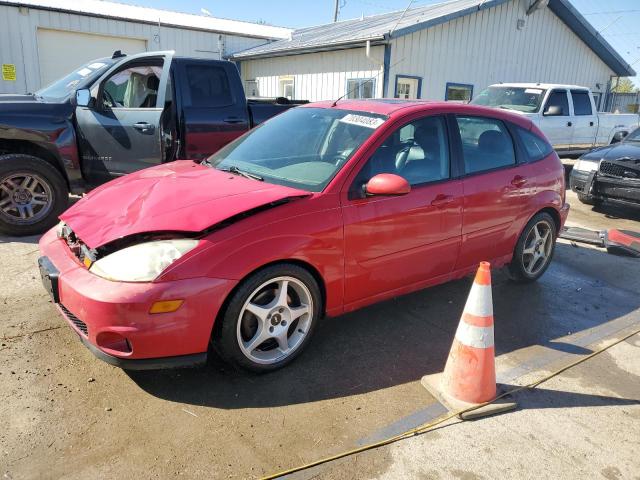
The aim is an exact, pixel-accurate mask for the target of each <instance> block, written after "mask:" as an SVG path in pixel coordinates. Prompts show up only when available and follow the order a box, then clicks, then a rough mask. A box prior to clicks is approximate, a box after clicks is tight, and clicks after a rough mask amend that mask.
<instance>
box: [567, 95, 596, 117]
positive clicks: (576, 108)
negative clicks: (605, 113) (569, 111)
mask: <svg viewBox="0 0 640 480" xmlns="http://www.w3.org/2000/svg"><path fill="white" fill-rule="evenodd" d="M571 97H572V98H573V113H574V114H575V115H592V114H593V112H592V110H591V99H590V98H589V92H587V91H586V90H571Z"/></svg>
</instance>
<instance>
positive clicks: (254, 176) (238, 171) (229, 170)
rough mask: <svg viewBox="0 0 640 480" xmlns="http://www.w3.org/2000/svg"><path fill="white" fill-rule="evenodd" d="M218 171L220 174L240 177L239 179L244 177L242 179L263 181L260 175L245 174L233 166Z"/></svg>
mask: <svg viewBox="0 0 640 480" xmlns="http://www.w3.org/2000/svg"><path fill="white" fill-rule="evenodd" d="M218 170H220V171H221V172H229V173H233V174H234V175H240V176H241V177H244V178H251V179H253V180H259V181H260V182H263V181H264V178H262V177H261V176H260V175H256V174H255V173H251V172H246V171H244V170H240V169H239V168H238V167H236V166H235V165H232V166H231V167H229V168H219V169H218Z"/></svg>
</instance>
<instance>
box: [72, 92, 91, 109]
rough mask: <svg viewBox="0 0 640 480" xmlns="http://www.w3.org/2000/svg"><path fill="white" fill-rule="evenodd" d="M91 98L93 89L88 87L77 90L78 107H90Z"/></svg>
mask: <svg viewBox="0 0 640 480" xmlns="http://www.w3.org/2000/svg"><path fill="white" fill-rule="evenodd" d="M91 100H92V98H91V91H90V90H89V89H88V88H81V89H80V90H76V105H77V106H78V107H90V106H91Z"/></svg>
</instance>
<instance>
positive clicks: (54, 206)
mask: <svg viewBox="0 0 640 480" xmlns="http://www.w3.org/2000/svg"><path fill="white" fill-rule="evenodd" d="M68 202H69V190H68V188H67V184H66V182H65V180H64V178H63V177H62V175H60V172H58V170H56V168H55V167H54V166H53V165H51V164H49V163H48V162H46V161H45V160H42V159H40V158H38V157H34V156H32V155H24V154H8V155H2V156H0V232H1V233H5V234H8V235H15V236H23V235H35V234H37V233H42V232H44V231H46V230H47V229H49V228H51V227H53V226H54V225H55V224H56V223H57V222H58V215H60V213H62V212H63V211H64V209H65V208H66V207H67V205H68Z"/></svg>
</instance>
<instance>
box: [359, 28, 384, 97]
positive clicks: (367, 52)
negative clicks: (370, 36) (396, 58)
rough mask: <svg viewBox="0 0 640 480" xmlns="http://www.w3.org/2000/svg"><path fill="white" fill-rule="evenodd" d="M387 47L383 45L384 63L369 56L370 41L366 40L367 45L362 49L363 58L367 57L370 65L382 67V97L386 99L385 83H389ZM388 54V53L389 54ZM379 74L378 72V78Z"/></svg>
mask: <svg viewBox="0 0 640 480" xmlns="http://www.w3.org/2000/svg"><path fill="white" fill-rule="evenodd" d="M388 46H389V45H388V44H385V46H384V61H383V62H381V61H380V60H378V59H377V58H375V57H374V56H372V55H371V40H367V43H366V44H365V48H364V52H365V56H366V57H367V59H369V61H370V62H371V63H374V64H376V65H378V66H380V67H382V96H383V97H386V95H387V83H388V82H389V79H388V76H389V71H388V70H389V68H388V67H389V65H388V63H387V56H388V55H387V47H388ZM389 53H390V52H389ZM379 75H380V72H378V75H376V76H379Z"/></svg>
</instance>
